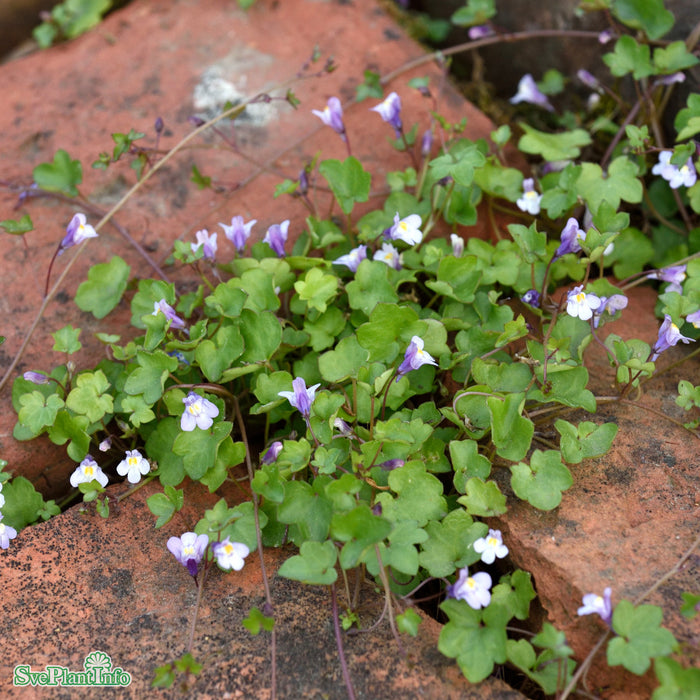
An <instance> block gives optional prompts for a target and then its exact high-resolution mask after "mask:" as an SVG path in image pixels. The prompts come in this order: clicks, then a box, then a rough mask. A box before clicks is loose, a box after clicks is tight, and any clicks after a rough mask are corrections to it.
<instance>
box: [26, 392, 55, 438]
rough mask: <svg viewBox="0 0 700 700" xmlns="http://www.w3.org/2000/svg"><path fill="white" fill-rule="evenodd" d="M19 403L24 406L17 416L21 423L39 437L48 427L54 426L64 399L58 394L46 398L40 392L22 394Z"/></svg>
mask: <svg viewBox="0 0 700 700" xmlns="http://www.w3.org/2000/svg"><path fill="white" fill-rule="evenodd" d="M19 402H20V404H21V406H22V408H21V409H20V411H19V414H18V416H17V417H18V419H19V422H20V423H21V424H22V425H24V426H26V427H27V428H29V429H30V430H31V431H32V433H33V436H35V435H38V434H39V433H40V432H41V431H42V429H43V428H45V427H46V426H50V425H53V422H54V420H55V419H56V414H57V413H58V412H59V411H60V410H61V409H62V408H63V399H62V398H60V397H59V396H57V395H56V394H50V395H49V396H46V397H45V396H44V395H43V394H42V393H41V392H39V391H32V392H31V393H28V394H22V395H21V396H20V397H19ZM33 436H32V437H33Z"/></svg>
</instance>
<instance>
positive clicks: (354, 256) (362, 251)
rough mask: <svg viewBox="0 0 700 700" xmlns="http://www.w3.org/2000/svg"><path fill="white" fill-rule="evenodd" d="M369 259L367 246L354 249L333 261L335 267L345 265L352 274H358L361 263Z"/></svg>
mask: <svg viewBox="0 0 700 700" xmlns="http://www.w3.org/2000/svg"><path fill="white" fill-rule="evenodd" d="M366 258H367V246H366V245H359V246H357V248H353V249H352V250H351V251H350V252H349V253H348V254H347V255H341V256H340V257H339V258H336V259H335V260H334V261H333V264H334V265H345V267H347V268H350V270H351V272H357V268H358V267H360V263H361V262H362V261H363V260H365V259H366Z"/></svg>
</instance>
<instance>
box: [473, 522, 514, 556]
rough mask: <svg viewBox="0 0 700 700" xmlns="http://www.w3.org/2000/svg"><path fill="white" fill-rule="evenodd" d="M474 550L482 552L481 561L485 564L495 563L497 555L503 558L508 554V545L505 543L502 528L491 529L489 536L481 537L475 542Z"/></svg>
mask: <svg viewBox="0 0 700 700" xmlns="http://www.w3.org/2000/svg"><path fill="white" fill-rule="evenodd" d="M474 551H475V552H476V553H477V554H481V561H483V562H484V564H493V562H494V561H495V560H496V557H498V558H499V559H503V557H507V556H508V547H506V546H505V545H504V544H503V536H502V535H501V531H500V530H491V529H489V536H488V537H480V538H479V539H478V540H476V542H474Z"/></svg>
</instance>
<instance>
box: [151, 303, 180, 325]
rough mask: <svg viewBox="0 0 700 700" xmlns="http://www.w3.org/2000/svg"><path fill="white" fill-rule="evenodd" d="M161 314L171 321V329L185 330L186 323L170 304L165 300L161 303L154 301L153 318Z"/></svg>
mask: <svg viewBox="0 0 700 700" xmlns="http://www.w3.org/2000/svg"><path fill="white" fill-rule="evenodd" d="M159 313H161V314H163V315H164V316H165V318H167V319H168V321H170V327H171V328H184V327H185V322H184V321H183V319H181V318H180V317H179V316H178V315H177V314H176V313H175V309H173V307H172V306H170V304H168V302H167V301H165V299H161V300H160V301H154V302H153V313H152V314H151V316H157V315H158V314H159Z"/></svg>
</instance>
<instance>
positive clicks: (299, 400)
mask: <svg viewBox="0 0 700 700" xmlns="http://www.w3.org/2000/svg"><path fill="white" fill-rule="evenodd" d="M320 386H321V385H320V384H314V385H313V386H310V387H309V388H308V389H307V388H306V382H305V381H304V377H297V378H296V379H295V380H294V381H293V382H292V387H293V388H294V391H279V392H277V393H278V394H279V396H281V397H282V398H285V399H287V400H288V401H289V403H290V404H291V405H292V406H293V407H294V408H296V409H297V410H298V411H299V413H301V415H302V416H304V418H308V417H309V414H310V413H311V404H312V403H313V402H314V398H315V397H316V389H318V387H320Z"/></svg>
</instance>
